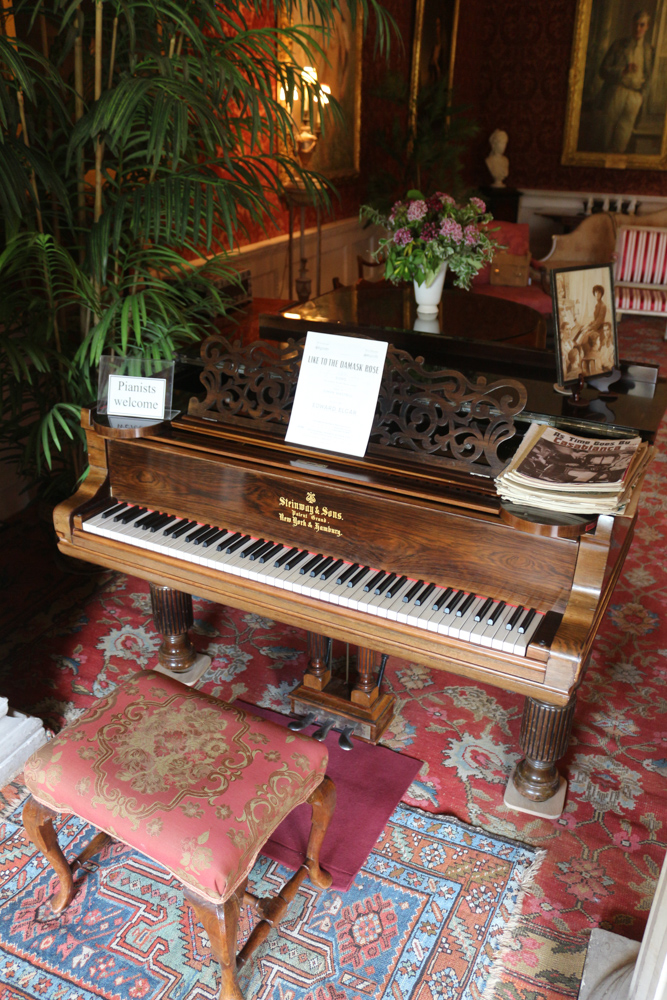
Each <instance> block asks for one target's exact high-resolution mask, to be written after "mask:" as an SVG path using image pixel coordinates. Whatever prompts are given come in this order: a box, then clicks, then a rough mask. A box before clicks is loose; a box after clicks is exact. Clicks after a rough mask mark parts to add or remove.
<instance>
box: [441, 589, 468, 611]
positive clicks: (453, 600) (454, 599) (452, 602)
mask: <svg viewBox="0 0 667 1000" xmlns="http://www.w3.org/2000/svg"><path fill="white" fill-rule="evenodd" d="M465 595H466V592H465V590H457V591H456V593H455V594H453V595H452V596H451V597H449V598H448V599H447V603H446V604H445V606H444V608H443V609H442V612H443V614H445V615H450V614H451V613H452V611H453V610H454V608H455V607H456V605H457V604H460V603H461V601H462V600H463V598H464V597H465Z"/></svg>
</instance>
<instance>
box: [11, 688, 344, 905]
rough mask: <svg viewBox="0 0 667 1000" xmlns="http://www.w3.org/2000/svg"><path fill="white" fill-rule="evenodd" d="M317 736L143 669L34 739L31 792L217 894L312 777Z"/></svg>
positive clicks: (225, 890) (318, 773)
mask: <svg viewBox="0 0 667 1000" xmlns="http://www.w3.org/2000/svg"><path fill="white" fill-rule="evenodd" d="M327 757H328V754H327V751H326V749H325V747H323V746H322V745H321V744H319V743H316V742H315V741H314V740H312V739H309V738H308V737H305V736H301V735H300V734H298V733H292V732H290V730H288V729H284V728H283V727H282V726H278V725H275V724H274V723H272V722H268V721H266V720H264V719H260V718H256V717H255V716H250V715H247V714H246V713H245V712H243V711H242V710H240V709H238V708H235V707H234V706H233V705H229V704H227V703H226V702H222V701H218V700H217V699H215V698H211V697H209V696H208V695H205V694H201V693H200V692H198V691H192V690H190V689H189V688H187V687H185V686H184V685H183V684H181V683H180V682H178V681H175V680H172V679H171V678H168V677H165V676H163V675H161V674H157V673H154V672H153V671H142V672H141V673H137V674H135V675H133V676H132V677H131V678H129V679H128V680H127V681H125V682H124V683H123V684H121V685H120V686H119V687H118V688H116V690H115V691H114V692H113V693H112V694H111V695H109V696H108V697H106V698H102V699H100V701H98V702H97V703H96V704H95V705H94V706H93V707H92V708H90V709H88V711H86V712H85V713H84V714H83V715H82V716H81V717H80V718H79V719H78V720H77V721H76V722H74V723H73V724H72V725H70V726H68V727H67V728H66V729H64V730H63V732H62V733H61V734H60V735H59V736H57V737H56V738H55V739H54V740H52V741H51V742H50V743H47V744H46V745H45V746H43V747H41V749H40V750H38V751H37V752H36V753H35V754H33V756H32V757H31V758H30V760H29V761H28V762H27V764H26V767H25V781H26V784H27V786H28V788H29V790H30V791H31V792H32V795H33V797H34V798H35V799H36V800H37V801H38V802H41V803H42V804H44V805H46V806H48V807H50V808H51V809H54V810H56V811H58V812H67V813H70V812H75V813H76V814H77V815H78V816H80V817H81V818H82V819H85V820H86V821H88V822H89V823H91V824H93V825H94V826H96V827H97V828H98V829H100V830H104V831H106V832H107V833H109V834H111V836H112V837H115V838H117V839H118V840H121V841H123V842H124V843H126V844H129V845H130V846H131V847H134V848H136V849H137V850H139V851H141V852H142V853H144V854H147V855H148V856H149V857H151V858H152V859H153V860H154V861H157V862H158V863H159V864H161V865H163V866H164V867H165V868H167V869H168V870H169V871H171V872H172V873H173V874H174V875H176V876H177V877H178V878H179V879H180V880H181V881H182V882H183V883H184V884H185V885H189V886H191V887H192V888H193V889H194V890H195V891H196V892H198V893H199V894H200V895H202V896H204V897H206V898H207V899H209V900H211V901H213V902H216V903H219V902H222V901H224V900H225V899H227V898H228V897H229V896H230V894H231V893H232V892H233V890H234V888H235V887H236V886H237V885H238V884H239V882H240V881H241V880H242V879H243V878H245V876H246V875H247V874H248V872H249V871H250V869H251V868H252V865H253V863H254V860H255V858H256V856H257V854H258V853H259V851H260V849H261V847H262V845H263V844H264V843H265V842H266V841H267V840H268V838H269V837H270V836H271V834H272V833H273V831H274V830H275V828H276V827H277V826H278V825H279V824H280V822H281V821H282V820H283V819H284V817H285V816H287V815H288V813H290V812H291V811H292V809H294V808H295V806H297V805H300V804H301V803H302V802H305V800H306V799H307V798H308V797H309V796H310V795H311V793H312V792H313V791H314V789H315V788H317V786H318V785H319V784H320V782H321V781H322V779H323V777H324V772H325V769H326V765H327Z"/></svg>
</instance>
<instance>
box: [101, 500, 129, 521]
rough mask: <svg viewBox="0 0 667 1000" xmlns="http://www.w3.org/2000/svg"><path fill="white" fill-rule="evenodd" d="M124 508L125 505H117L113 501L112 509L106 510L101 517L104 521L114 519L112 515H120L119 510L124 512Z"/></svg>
mask: <svg viewBox="0 0 667 1000" xmlns="http://www.w3.org/2000/svg"><path fill="white" fill-rule="evenodd" d="M126 507H127V504H126V503H118V502H117V501H116V500H114V503H113V507H110V508H109V509H108V510H105V511H104V513H103V514H102V517H103V518H105V519H106V518H107V517H114V515H116V514H120V512H121V510H125V508H126Z"/></svg>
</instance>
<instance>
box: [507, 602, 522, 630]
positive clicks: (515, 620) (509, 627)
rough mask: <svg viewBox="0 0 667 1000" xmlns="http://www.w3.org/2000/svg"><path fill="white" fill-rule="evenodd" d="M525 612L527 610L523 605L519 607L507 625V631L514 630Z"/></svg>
mask: <svg viewBox="0 0 667 1000" xmlns="http://www.w3.org/2000/svg"><path fill="white" fill-rule="evenodd" d="M525 610H526V609H525V608H524V607H522V605H521V604H520V605H519V607H518V608H517V609H516V611H515V612H514V614H513V615H512V617H511V618H510V620H509V621H508V622H507V624H506V625H505V628H506V629H507V631H508V632H511V631H512V629H513V628H514V626H515V625H516V624H517V623H518V621H519V619H520V618H521V615H522V614H523V613H524V611H525Z"/></svg>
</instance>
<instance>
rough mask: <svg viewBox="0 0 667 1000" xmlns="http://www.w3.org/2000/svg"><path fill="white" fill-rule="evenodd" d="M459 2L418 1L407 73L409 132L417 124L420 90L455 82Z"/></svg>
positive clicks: (446, 0) (442, 0)
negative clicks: (441, 81)
mask: <svg viewBox="0 0 667 1000" xmlns="http://www.w3.org/2000/svg"><path fill="white" fill-rule="evenodd" d="M459 2H460V0H417V5H416V8H415V35H414V39H413V43H412V69H411V72H410V129H411V131H414V127H415V125H416V122H417V95H418V94H419V91H420V90H421V89H422V87H424V86H426V84H428V83H434V82H435V81H436V80H437V79H441V78H443V77H444V78H445V79H446V80H447V86H448V89H449V90H451V89H452V85H453V82H454V56H455V53H456V35H457V32H458V27H459Z"/></svg>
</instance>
